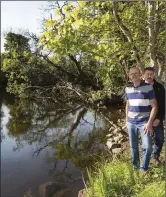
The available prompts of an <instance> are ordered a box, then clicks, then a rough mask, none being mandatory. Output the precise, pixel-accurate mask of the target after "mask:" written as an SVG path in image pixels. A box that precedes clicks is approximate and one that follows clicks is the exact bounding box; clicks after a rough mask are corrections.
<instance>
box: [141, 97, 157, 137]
mask: <svg viewBox="0 0 166 197" xmlns="http://www.w3.org/2000/svg"><path fill="white" fill-rule="evenodd" d="M150 104H151V106H152V110H151V112H150V117H149V120H148V122H147V123H146V125H145V128H144V130H145V134H148V132H149V133H150V134H151V133H152V132H153V128H152V124H153V121H154V119H155V117H156V114H157V101H156V99H152V100H150Z"/></svg>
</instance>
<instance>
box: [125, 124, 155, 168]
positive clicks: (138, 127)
mask: <svg viewBox="0 0 166 197" xmlns="http://www.w3.org/2000/svg"><path fill="white" fill-rule="evenodd" d="M144 126H145V123H139V124H132V123H129V122H128V123H127V129H128V134H129V141H130V147H131V155H132V164H133V167H134V168H138V167H139V164H140V160H139V148H138V132H140V134H141V138H142V165H141V166H140V169H141V171H147V170H148V166H149V162H150V157H151V153H152V136H150V135H149V134H148V135H145V134H144Z"/></svg>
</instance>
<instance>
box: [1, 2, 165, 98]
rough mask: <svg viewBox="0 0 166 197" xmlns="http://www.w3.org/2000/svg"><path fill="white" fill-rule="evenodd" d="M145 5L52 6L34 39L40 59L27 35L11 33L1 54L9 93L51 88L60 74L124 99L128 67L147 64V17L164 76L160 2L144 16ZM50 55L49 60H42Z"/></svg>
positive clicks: (148, 60)
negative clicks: (123, 92)
mask: <svg viewBox="0 0 166 197" xmlns="http://www.w3.org/2000/svg"><path fill="white" fill-rule="evenodd" d="M115 4H116V6H115ZM148 6H149V3H148V2H143V1H140V2H139V1H138V2H116V3H115V2H113V1H107V2H95V1H89V2H86V1H78V2H77V3H76V4H75V3H66V4H65V5H64V6H63V8H61V7H57V6H56V9H55V10H54V17H52V18H51V19H47V20H45V23H44V29H45V31H44V32H43V34H42V35H41V36H40V39H37V41H36V42H37V45H36V46H37V50H36V51H35V53H37V54H38V55H37V54H34V53H32V51H31V50H32V48H31V47H30V44H29V43H30V41H31V40H30V39H29V37H25V36H23V35H20V34H14V33H12V32H9V33H8V34H7V35H6V38H5V39H6V44H5V53H4V54H2V56H3V58H2V59H3V60H2V71H3V72H5V73H6V76H7V78H8V91H10V92H12V93H15V94H21V93H23V92H24V90H25V89H26V88H27V86H32V85H45V83H46V84H47V81H49V78H51V80H50V81H49V82H48V84H49V85H55V84H56V79H57V78H58V76H60V77H61V78H62V79H63V80H66V81H70V82H72V83H73V84H79V85H80V86H81V87H91V88H92V89H93V90H104V91H110V92H111V93H113V94H117V93H119V94H121V95H122V91H121V90H123V87H124V85H125V84H126V82H127V72H128V69H129V68H130V67H131V66H135V65H137V66H140V67H142V66H141V65H142V64H141V65H140V63H139V62H140V61H141V62H142V63H143V65H145V66H149V65H150V64H151V61H152V57H151V56H152V54H151V53H152V52H151V43H150V40H149V32H150V31H149V29H148V28H149V21H148V20H149V17H150V16H152V17H153V18H154V20H153V23H154V25H153V28H152V29H154V32H155V37H154V39H155V40H156V41H155V44H154V46H153V47H154V51H155V57H156V58H157V61H156V62H157V67H158V68H159V70H160V72H158V75H159V77H160V78H161V77H163V75H164V51H165V42H164V33H165V25H164V24H165V18H164V17H165V14H164V10H165V7H164V2H161V1H155V2H154V11H153V12H152V13H150V12H147V11H148V9H149V7H148ZM115 7H116V11H117V15H116V14H115ZM126 32H127V33H126ZM35 39H36V38H34V40H35ZM48 53H49V54H50V56H45V57H47V58H49V61H47V60H48V59H47V58H43V54H44V55H45V54H48ZM46 59H47V60H46ZM50 76H51V77H50ZM46 78H47V80H45V79H46Z"/></svg>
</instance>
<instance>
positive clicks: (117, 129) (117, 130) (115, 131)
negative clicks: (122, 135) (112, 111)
mask: <svg viewBox="0 0 166 197" xmlns="http://www.w3.org/2000/svg"><path fill="white" fill-rule="evenodd" d="M116 127H117V126H116ZM119 130H120V129H119V128H116V129H114V131H113V133H114V134H117V133H118V132H119Z"/></svg>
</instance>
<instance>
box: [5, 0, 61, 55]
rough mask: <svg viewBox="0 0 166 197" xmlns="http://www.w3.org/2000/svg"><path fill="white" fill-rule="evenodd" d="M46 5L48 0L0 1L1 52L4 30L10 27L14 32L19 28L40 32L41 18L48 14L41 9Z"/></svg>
mask: <svg viewBox="0 0 166 197" xmlns="http://www.w3.org/2000/svg"><path fill="white" fill-rule="evenodd" d="M60 4H63V1H62V2H60ZM47 5H48V1H1V52H3V51H4V48H3V45H4V41H5V39H4V36H3V32H4V31H8V30H10V29H11V28H12V30H14V31H15V33H18V30H19V29H28V30H29V31H30V32H33V33H37V34H39V33H40V32H41V28H40V27H41V24H40V22H41V20H42V19H43V18H44V17H45V18H47V17H49V16H50V14H49V13H48V12H43V10H41V8H42V7H43V6H44V7H46V6H47Z"/></svg>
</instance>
